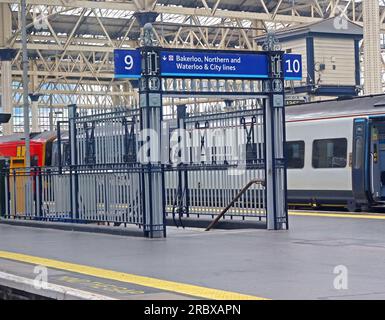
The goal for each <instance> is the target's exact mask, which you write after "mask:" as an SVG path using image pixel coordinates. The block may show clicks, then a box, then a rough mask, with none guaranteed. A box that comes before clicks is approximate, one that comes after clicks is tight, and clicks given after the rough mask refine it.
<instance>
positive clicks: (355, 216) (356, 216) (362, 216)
mask: <svg viewBox="0 0 385 320" xmlns="http://www.w3.org/2000/svg"><path fill="white" fill-rule="evenodd" d="M289 215H290V216H303V217H329V218H352V219H375V220H385V216H380V215H378V216H377V215H369V214H349V213H326V212H325V213H323V212H320V213H318V212H293V211H289Z"/></svg>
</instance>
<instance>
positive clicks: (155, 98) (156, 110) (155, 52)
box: [139, 23, 166, 238]
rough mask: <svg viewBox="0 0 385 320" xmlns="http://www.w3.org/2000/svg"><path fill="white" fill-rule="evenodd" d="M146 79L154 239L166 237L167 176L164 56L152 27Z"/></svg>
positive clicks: (142, 88) (147, 205) (148, 208)
mask: <svg viewBox="0 0 385 320" xmlns="http://www.w3.org/2000/svg"><path fill="white" fill-rule="evenodd" d="M141 56H142V76H141V79H140V81H139V95H140V110H141V111H140V113H141V130H142V139H143V140H145V141H142V142H143V146H142V150H141V151H142V152H141V155H140V156H141V162H142V166H143V174H142V187H143V189H142V190H143V192H142V196H143V219H144V233H145V236H147V237H150V238H161V237H163V236H165V234H166V233H165V229H166V225H165V217H164V209H165V207H164V197H163V192H164V176H163V166H162V163H161V157H160V154H161V152H160V150H161V146H162V145H161V128H162V85H161V84H162V79H161V76H160V54H159V47H157V46H156V40H155V35H154V30H153V27H152V25H151V23H146V24H145V25H144V27H143V47H142V48H141Z"/></svg>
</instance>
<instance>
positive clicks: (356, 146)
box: [349, 118, 369, 211]
mask: <svg viewBox="0 0 385 320" xmlns="http://www.w3.org/2000/svg"><path fill="white" fill-rule="evenodd" d="M368 131H369V130H368V119H366V118H358V119H354V123H353V153H352V191H353V198H354V199H353V200H352V203H351V208H349V210H351V211H355V210H357V209H360V208H361V207H362V206H367V204H368V193H369V175H368V174H369V171H368V162H369V157H368V152H369V151H368V148H369V147H368V146H369V139H368Z"/></svg>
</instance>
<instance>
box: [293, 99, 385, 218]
mask: <svg viewBox="0 0 385 320" xmlns="http://www.w3.org/2000/svg"><path fill="white" fill-rule="evenodd" d="M286 128H287V129H286V132H287V136H286V161H287V168H288V170H287V172H288V201H289V204H290V205H292V206H300V207H302V206H311V207H329V206H333V207H336V206H339V207H343V208H347V209H348V210H349V211H360V210H365V211H366V210H371V209H375V208H380V207H382V208H383V207H385V95H372V96H362V97H355V98H340V99H337V100H331V101H323V102H314V103H308V104H300V105H294V106H290V107H287V109H286Z"/></svg>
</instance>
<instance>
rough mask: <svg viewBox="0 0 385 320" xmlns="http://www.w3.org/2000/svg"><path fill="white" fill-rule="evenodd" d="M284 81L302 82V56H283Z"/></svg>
mask: <svg viewBox="0 0 385 320" xmlns="http://www.w3.org/2000/svg"><path fill="white" fill-rule="evenodd" d="M283 59H284V63H285V74H284V78H285V80H302V56H301V55H300V54H285V55H283Z"/></svg>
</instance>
